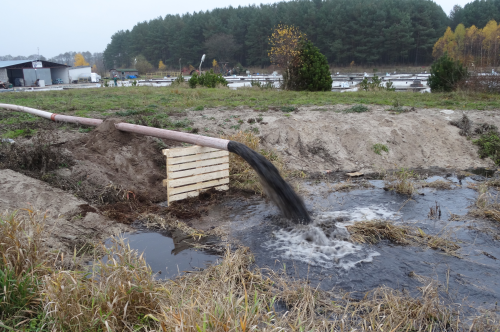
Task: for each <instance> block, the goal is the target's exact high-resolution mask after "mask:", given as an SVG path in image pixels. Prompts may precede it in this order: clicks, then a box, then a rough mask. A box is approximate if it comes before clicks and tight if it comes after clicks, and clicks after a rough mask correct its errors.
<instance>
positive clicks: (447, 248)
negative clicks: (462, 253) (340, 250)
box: [347, 220, 460, 256]
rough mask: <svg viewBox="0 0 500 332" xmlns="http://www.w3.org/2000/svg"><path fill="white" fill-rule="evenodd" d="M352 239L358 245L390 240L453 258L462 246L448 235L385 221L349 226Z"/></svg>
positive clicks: (356, 223)
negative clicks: (432, 233) (449, 255)
mask: <svg viewBox="0 0 500 332" xmlns="http://www.w3.org/2000/svg"><path fill="white" fill-rule="evenodd" d="M347 230H348V231H349V233H350V234H351V239H352V240H353V241H354V242H357V243H371V244H375V243H378V242H379V241H381V240H384V239H386V240H389V241H391V242H394V243H397V244H401V245H423V246H427V247H429V248H432V249H439V250H442V251H444V252H446V253H448V254H451V255H453V256H458V254H457V253H456V251H457V250H458V249H460V246H459V245H458V244H457V243H456V242H455V241H453V240H451V239H449V238H447V237H449V236H448V235H444V236H438V235H429V234H426V233H425V232H424V231H423V230H422V229H420V228H415V227H410V226H406V225H394V224H393V223H392V222H389V221H385V220H370V221H359V222H355V223H354V224H353V225H350V226H347Z"/></svg>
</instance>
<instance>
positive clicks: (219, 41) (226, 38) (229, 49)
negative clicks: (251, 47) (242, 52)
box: [205, 33, 239, 63]
mask: <svg viewBox="0 0 500 332" xmlns="http://www.w3.org/2000/svg"><path fill="white" fill-rule="evenodd" d="M205 48H206V49H207V55H208V57H209V58H212V59H217V61H218V62H219V63H220V62H227V61H231V60H233V59H234V57H235V53H236V52H237V51H238V49H239V47H238V45H237V44H236V41H235V40H234V37H233V35H228V34H225V33H219V34H216V35H213V36H212V37H210V38H208V39H207V40H206V41H205Z"/></svg>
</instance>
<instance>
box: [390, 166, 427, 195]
mask: <svg viewBox="0 0 500 332" xmlns="http://www.w3.org/2000/svg"><path fill="white" fill-rule="evenodd" d="M418 180H419V176H418V174H416V173H415V172H414V171H411V170H408V169H406V168H401V169H400V170H398V171H394V172H391V173H387V174H385V175H384V184H385V187H384V188H385V189H386V190H391V191H394V192H396V193H398V194H402V195H407V196H410V197H411V196H413V195H414V194H415V193H417V189H418V187H419V185H418V183H417V181H418Z"/></svg>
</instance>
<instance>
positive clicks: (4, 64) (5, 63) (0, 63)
mask: <svg viewBox="0 0 500 332" xmlns="http://www.w3.org/2000/svg"><path fill="white" fill-rule="evenodd" d="M33 61H36V60H9V61H0V68H5V67H10V66H15V65H20V64H22V63H25V62H33Z"/></svg>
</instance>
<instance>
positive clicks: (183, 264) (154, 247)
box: [105, 231, 220, 279]
mask: <svg viewBox="0 0 500 332" xmlns="http://www.w3.org/2000/svg"><path fill="white" fill-rule="evenodd" d="M123 237H124V238H125V241H126V242H128V243H129V245H130V247H131V248H132V249H136V250H138V251H139V253H144V257H145V258H146V261H147V262H148V264H149V265H150V266H151V269H152V270H153V272H154V273H155V274H156V275H155V277H156V278H157V279H167V278H175V277H176V276H178V275H180V274H183V273H184V272H185V271H194V270H198V269H203V268H206V267H207V266H208V265H210V264H214V263H216V262H217V260H218V259H220V257H219V256H217V255H211V254H208V253H206V252H203V251H200V250H196V249H193V248H189V247H188V246H182V245H181V246H179V245H176V243H174V240H173V239H172V238H171V237H168V236H165V235H162V234H160V233H155V232H145V231H139V232H137V233H127V234H124V235H123ZM105 245H106V246H107V247H110V246H111V245H112V243H111V240H108V241H106V243H105Z"/></svg>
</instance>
